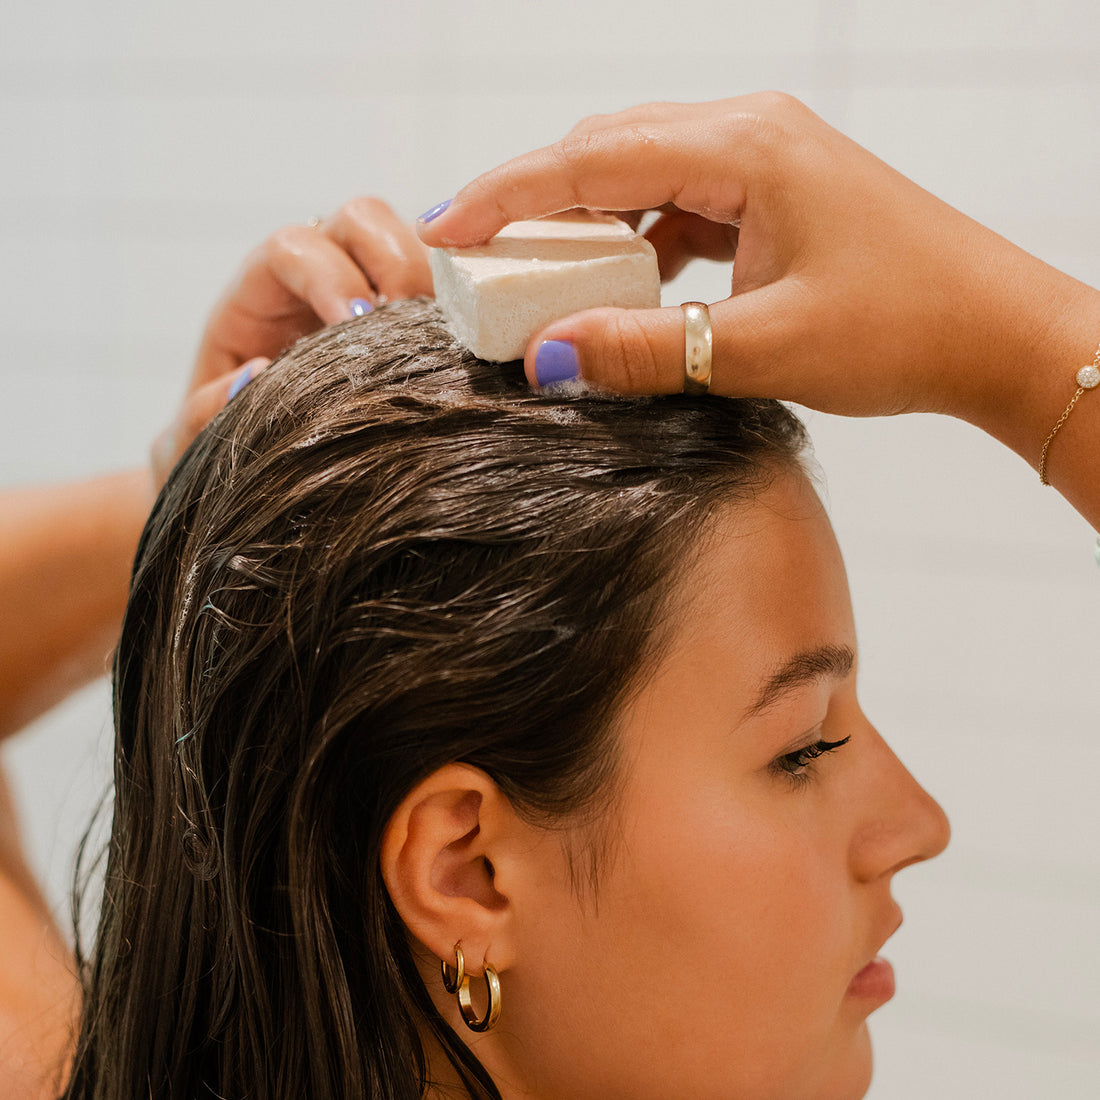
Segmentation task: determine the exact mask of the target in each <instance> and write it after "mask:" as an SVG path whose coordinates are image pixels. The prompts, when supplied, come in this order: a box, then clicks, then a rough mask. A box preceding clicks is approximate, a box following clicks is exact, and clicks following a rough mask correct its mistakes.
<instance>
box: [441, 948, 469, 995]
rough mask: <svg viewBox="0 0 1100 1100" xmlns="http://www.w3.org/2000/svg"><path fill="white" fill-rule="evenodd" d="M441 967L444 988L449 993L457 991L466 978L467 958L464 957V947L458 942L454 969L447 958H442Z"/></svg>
mask: <svg viewBox="0 0 1100 1100" xmlns="http://www.w3.org/2000/svg"><path fill="white" fill-rule="evenodd" d="M439 968H440V970H442V971H443V988H444V989H445V990H446V991H447V992H448V993H457V992H458V987H459V986H460V985H461V984H462V983H463V982H464V981H465V980H466V960H465V959H464V958H463V957H462V948H461V947H459V946H458V944H457V943H456V944H455V966H454V970H453V971H452V970H451V968H450V967H449V966H448V965H447V960H446V959H441V960H440V963H439ZM452 975H453V977H452Z"/></svg>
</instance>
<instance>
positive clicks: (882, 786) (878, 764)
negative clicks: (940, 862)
mask: <svg viewBox="0 0 1100 1100" xmlns="http://www.w3.org/2000/svg"><path fill="white" fill-rule="evenodd" d="M868 732H869V735H870V736H871V739H872V743H871V744H870V745H869V746H868V752H867V754H866V756H865V765H866V771H865V772H864V774H862V775H861V776H860V777H859V783H860V789H859V791H857V792H854V793H855V797H854V799H853V802H852V805H853V807H854V809H855V810H856V813H857V815H858V816H857V821H856V826H855V829H854V830H853V834H852V842H851V849H850V859H851V866H852V872H853V874H854V875H855V877H856V878H857V879H859V880H861V881H872V880H874V879H878V878H882V877H883V876H887V877H889V876H891V875H895V874H897V872H898V871H900V870H901V869H902V868H903V867H908V866H909V865H910V864H912V863H920V862H921V861H922V860H926V859H932V858H933V857H934V856H938V855H939V854H940V852H942V851H943V850H944V848H946V847H947V844H948V841H949V840H950V839H951V826H950V824H949V823H948V820H947V815H946V814H945V813H944V812H943V809H942V808H941V807H940V804H939V803H938V802H937V801H936V800H935V799H934V798H933V797H932V796H931V795H930V794H929V793H928V792H927V791H926V790H925V789H924V788H923V787H922V786H921V785H920V784H919V783H918V782H917V781H916V780H915V779H914V778H913V776H912V775H911V774H910V773H909V771H908V769H907V768H906V767H905V765H904V764H902V762H901V761H900V760H899V759H898V758H897V756H895V755H894V753H893V751H892V750H891V749H890V747H889V746H888V745H887V744H886V742H885V741H884V740H883V739H882V737H881V736H880V735H879V733H878V731H877V730H875V729H874V727H869V729H868ZM862 770H863V769H861V771H862Z"/></svg>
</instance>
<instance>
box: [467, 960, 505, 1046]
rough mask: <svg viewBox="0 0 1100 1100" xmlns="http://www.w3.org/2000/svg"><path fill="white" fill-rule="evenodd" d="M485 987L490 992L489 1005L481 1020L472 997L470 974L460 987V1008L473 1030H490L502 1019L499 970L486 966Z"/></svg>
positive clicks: (468, 1025)
mask: <svg viewBox="0 0 1100 1100" xmlns="http://www.w3.org/2000/svg"><path fill="white" fill-rule="evenodd" d="M485 989H486V991H487V992H488V994H489V1007H488V1008H487V1009H486V1010H485V1015H484V1016H483V1017H482V1018H481V1019H480V1020H479V1019H478V1017H477V1011H476V1010H475V1008H474V1003H473V1001H472V1000H471V999H470V975H469V974H467V975H466V976H465V977H464V978H463V979H462V984H461V985H460V986H459V987H458V1008H459V1011H460V1012H461V1013H462V1019H463V1020H465V1021H466V1026H467V1027H468V1028H469V1029H470V1030H471V1031H488V1030H489V1028H491V1027H492V1026H493V1024H495V1023H496V1022H497V1020H499V1019H500V979H499V978H498V977H497V972H496V971H495V970H494V969H493V968H492V967H491V966H486V967H485Z"/></svg>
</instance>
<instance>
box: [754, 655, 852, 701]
mask: <svg viewBox="0 0 1100 1100" xmlns="http://www.w3.org/2000/svg"><path fill="white" fill-rule="evenodd" d="M855 663H856V655H855V653H854V652H853V651H852V649H851V648H850V647H849V646H846V645H823V646H819V647H818V648H817V649H810V650H807V651H806V652H805V653H797V654H795V656H793V657H792V658H791V659H790V660H789V661H787V662H786V663H785V664H783V665H781V666H780V667H779V668H778V669H776V671H775V672H773V673H772V674H771V675H770V676H769V677H768V678H767V679H766V680H765V681H764V683H763V684H762V685H761V687H760V693H759V694H758V695H757V697H756V702H755V703H753V705H752V706H751V707H749V709H748V711H747V712H746V714H745V717H746V718H750V717H752V716H754V715H757V714H760V713H762V712H763V711H765V710H767V709H768V708H769V707H771V706H773V705H774V704H775V703H778V702H779V700H780V699H782V698H783V697H784V696H786V695H790V694H791V692H794V691H797V690H798V689H799V688H802V687H805V686H806V685H807V684H812V683H816V682H817V681H818V680H843V679H844V678H845V677H846V676H847V675H848V673H850V672H851V671H852V668H853V667H854V665H855Z"/></svg>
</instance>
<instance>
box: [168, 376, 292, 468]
mask: <svg viewBox="0 0 1100 1100" xmlns="http://www.w3.org/2000/svg"><path fill="white" fill-rule="evenodd" d="M270 364H271V360H270V359H268V358H267V357H266V356H256V358H254V359H250V360H249V361H248V362H247V363H244V364H242V365H241V366H240V367H239V368H238V369H235V370H232V371H229V372H228V373H226V374H224V375H222V376H221V377H220V378H216V379H214V381H212V382H208V383H207V384H206V385H205V386H200V387H199V388H198V389H197V390H195V391H194V392H193V393H192V394H191V395H190V396H189V397H188V398H187V400H186V401H185V402H184V403H183V405H182V407H181V408H180V410H179V412H178V413H177V414H176V418H175V420H173V421H172V423H171V424H170V425H169V426H168V427H167V428H165V430H164V431H163V432H161V434H160V435H159V436H157V438H156V440H155V441H154V442H153V449H152V465H153V476H154V477H155V478H156V483H157V487H158V488H159V487H160V486H161V485H163V484H164V482H165V481H166V480H167V479H168V475H169V474H170V473H171V472H172V468H173V467H174V466H175V465H176V463H177V462H178V461H179V460H180V456H181V455H182V454H183V452H184V451H186V450H187V448H188V447H189V446H190V445H191V442H192V440H193V439H194V438H195V436H197V435H198V434H199V432H201V431H202V429H203V428H205V427H206V425H207V424H209V423H210V421H211V420H213V419H214V417H215V416H217V415H218V413H219V412H221V410H222V409H223V408H224V407H225V405H226V404H227V403H228V402H229V401H231V400H232V399H233V398H234V397H236V395H237V394H238V393H240V391H241V390H242V389H244V387H245V386H246V385H247V384H248V383H249V382H251V381H252V380H253V379H254V378H255V377H256V376H257V375H258V374H260V373H261V372H262V371H264V370H266V369H267V367H268V366H270Z"/></svg>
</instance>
